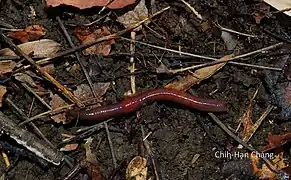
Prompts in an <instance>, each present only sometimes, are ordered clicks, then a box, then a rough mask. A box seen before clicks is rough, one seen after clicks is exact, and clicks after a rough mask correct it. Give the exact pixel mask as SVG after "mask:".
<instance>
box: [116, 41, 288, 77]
mask: <svg viewBox="0 0 291 180" xmlns="http://www.w3.org/2000/svg"><path fill="white" fill-rule="evenodd" d="M121 39H123V40H127V41H133V40H131V39H128V38H124V37H122V38H121ZM135 42H136V43H138V44H142V45H146V46H149V47H153V48H157V49H161V50H164V51H170V52H174V53H178V54H179V53H181V54H183V55H188V56H192V57H196V58H202V59H208V60H213V61H214V62H209V63H204V64H199V65H194V66H190V67H186V68H182V69H176V70H169V71H170V72H171V73H178V72H183V71H188V70H193V69H198V68H202V67H207V66H212V65H216V64H220V63H225V62H228V63H231V64H237V65H242V63H237V62H233V60H237V59H241V58H245V57H247V56H251V55H253V54H257V53H263V52H264V51H268V50H271V49H274V48H277V47H279V46H281V45H283V43H277V44H274V45H271V46H268V47H265V48H262V49H258V50H255V51H252V52H249V53H246V54H242V55H238V56H235V57H233V58H230V59H225V60H223V61H218V60H219V59H216V58H212V57H207V56H202V55H196V54H191V53H186V52H182V51H177V50H173V49H167V48H163V47H160V46H156V45H151V44H147V43H143V42H140V41H135ZM257 67H258V66H257ZM264 68H266V69H272V70H278V71H281V70H282V69H279V68H278V69H277V68H273V67H264Z"/></svg>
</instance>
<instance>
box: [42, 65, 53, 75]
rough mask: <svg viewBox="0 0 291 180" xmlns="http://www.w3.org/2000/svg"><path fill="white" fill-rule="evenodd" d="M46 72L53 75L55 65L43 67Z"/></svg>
mask: <svg viewBox="0 0 291 180" xmlns="http://www.w3.org/2000/svg"><path fill="white" fill-rule="evenodd" d="M41 68H42V69H43V70H44V71H45V72H47V73H49V74H52V73H53V72H54V70H55V65H54V64H48V65H45V66H43V67H41Z"/></svg>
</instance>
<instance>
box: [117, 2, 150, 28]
mask: <svg viewBox="0 0 291 180" xmlns="http://www.w3.org/2000/svg"><path fill="white" fill-rule="evenodd" d="M147 17H148V9H147V7H146V5H145V0H141V1H140V2H139V3H138V5H137V6H136V7H135V8H134V10H132V11H129V12H127V13H125V14H124V15H122V16H120V17H118V18H117V21H118V22H120V23H121V24H123V25H124V27H126V28H127V27H129V26H131V25H133V24H136V23H138V22H140V21H142V20H144V19H145V18H147ZM149 23H150V21H146V22H145V24H146V25H147V24H149ZM139 30H141V26H139V27H137V28H136V29H135V31H139Z"/></svg>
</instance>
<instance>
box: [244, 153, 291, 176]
mask: <svg viewBox="0 0 291 180" xmlns="http://www.w3.org/2000/svg"><path fill="white" fill-rule="evenodd" d="M250 160H251V162H252V164H251V166H252V171H253V173H254V174H255V175H256V176H257V177H258V179H265V180H280V179H281V178H280V175H279V174H278V173H276V172H275V171H272V170H271V169H270V168H269V167H268V165H266V164H265V163H264V162H261V161H262V160H261V159H260V157H259V156H256V155H251V156H250ZM272 163H273V164H274V165H275V168H276V169H284V168H286V167H287V165H286V163H285V162H284V157H283V152H281V153H279V154H277V155H275V156H274V158H273V159H272Z"/></svg>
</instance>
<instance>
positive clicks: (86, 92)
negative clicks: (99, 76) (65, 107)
mask: <svg viewBox="0 0 291 180" xmlns="http://www.w3.org/2000/svg"><path fill="white" fill-rule="evenodd" d="M109 86H110V83H95V84H93V89H94V92H95V93H96V95H97V96H98V97H99V98H100V99H97V101H101V97H102V96H103V95H104V94H105V93H106V92H107V89H108V88H109ZM73 93H74V95H75V96H76V97H77V98H78V99H80V100H81V101H86V100H88V99H93V94H92V92H91V88H90V87H89V85H87V84H81V85H79V86H77V89H76V90H75V91H74V92H73Z"/></svg>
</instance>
